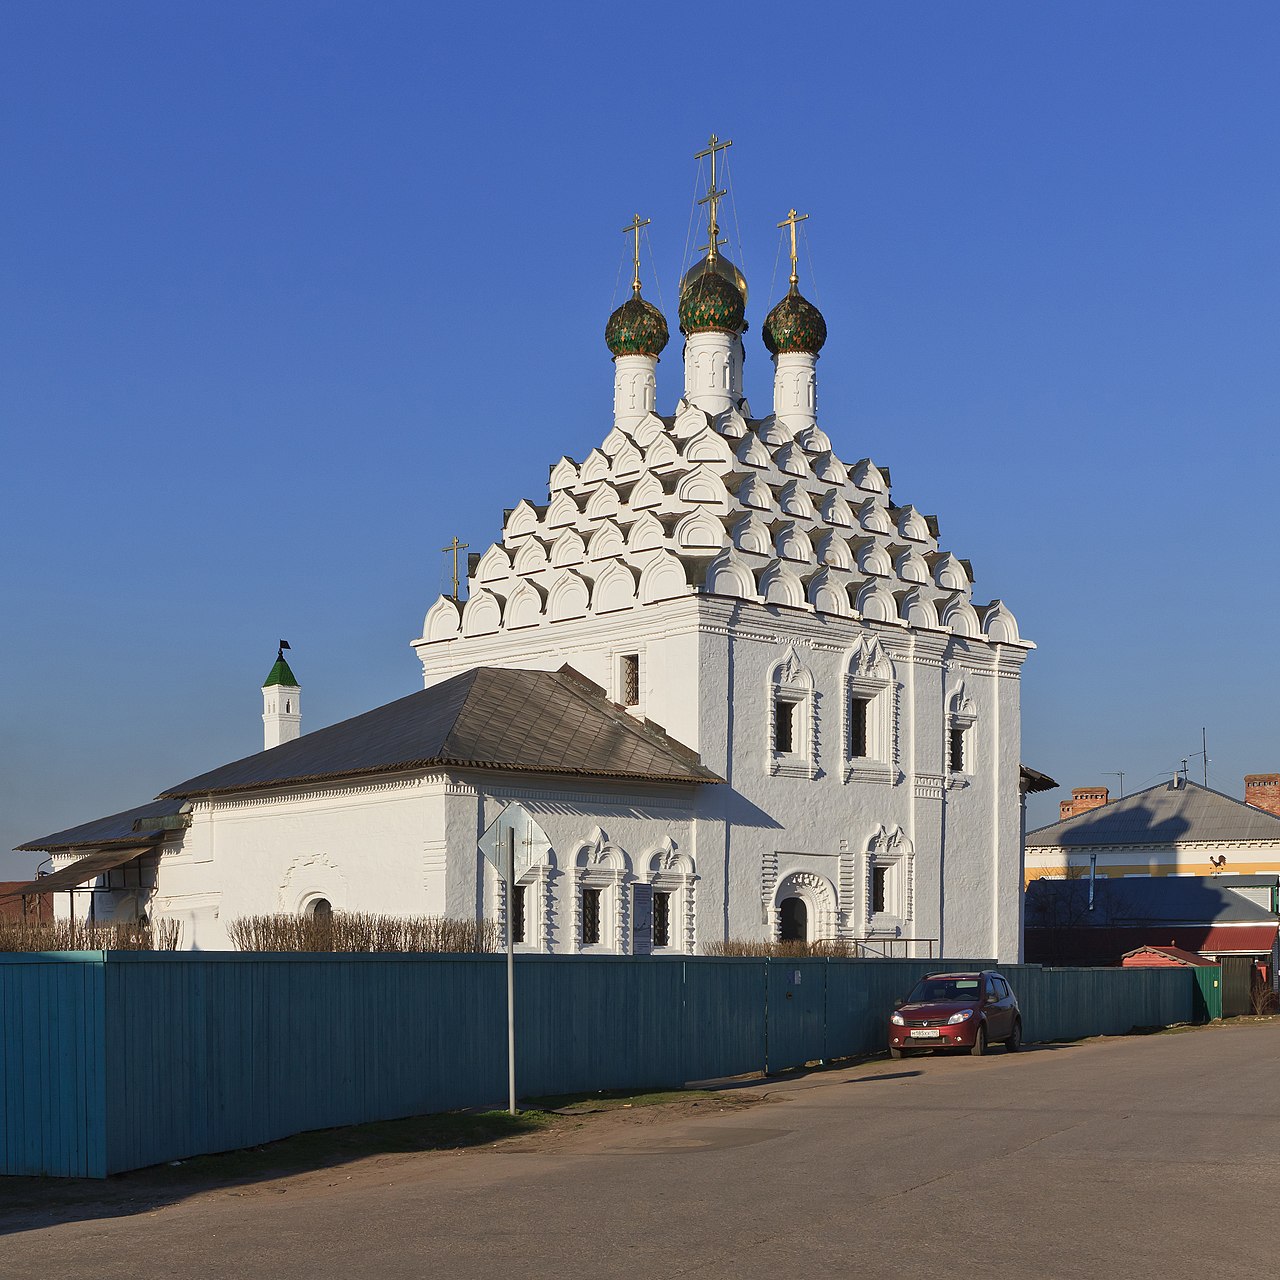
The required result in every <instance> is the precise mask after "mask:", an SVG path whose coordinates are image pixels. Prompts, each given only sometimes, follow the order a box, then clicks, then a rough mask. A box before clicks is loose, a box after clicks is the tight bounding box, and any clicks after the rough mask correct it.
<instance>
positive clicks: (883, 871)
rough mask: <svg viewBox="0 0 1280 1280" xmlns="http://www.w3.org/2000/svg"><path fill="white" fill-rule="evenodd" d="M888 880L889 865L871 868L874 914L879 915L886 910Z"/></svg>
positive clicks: (872, 909) (872, 907)
mask: <svg viewBox="0 0 1280 1280" xmlns="http://www.w3.org/2000/svg"><path fill="white" fill-rule="evenodd" d="M888 881H889V868H888V867H872V868H871V911H872V914H873V915H879V914H880V913H881V912H882V911H883V910H884V892H885V887H886V885H887V884H888Z"/></svg>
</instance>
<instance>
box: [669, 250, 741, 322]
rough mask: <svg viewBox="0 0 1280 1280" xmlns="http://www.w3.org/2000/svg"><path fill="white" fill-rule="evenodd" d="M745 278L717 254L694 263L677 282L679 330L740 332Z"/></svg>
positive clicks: (731, 264) (727, 260) (730, 263)
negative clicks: (679, 281)
mask: <svg viewBox="0 0 1280 1280" xmlns="http://www.w3.org/2000/svg"><path fill="white" fill-rule="evenodd" d="M746 311H747V282H746V280H744V279H743V276H742V272H741V271H739V270H738V268H737V267H735V266H734V265H733V263H732V262H730V261H729V259H728V258H722V257H720V256H719V255H717V256H716V257H714V258H705V259H703V261H702V262H699V263H696V264H695V265H694V266H693V268H692V269H691V270H689V271H688V272H686V273H685V277H684V279H683V280H682V281H681V283H680V332H681V333H684V334H690V333H707V332H713V333H743V332H745V330H746V327H747V322H746Z"/></svg>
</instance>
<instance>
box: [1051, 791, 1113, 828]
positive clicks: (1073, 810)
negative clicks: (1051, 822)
mask: <svg viewBox="0 0 1280 1280" xmlns="http://www.w3.org/2000/svg"><path fill="white" fill-rule="evenodd" d="M1110 798H1111V797H1110V794H1109V792H1108V791H1107V788H1106V787H1074V788H1072V791H1071V799H1070V800H1059V801H1058V821H1059V822H1061V821H1062V819H1063V818H1074V817H1075V816H1076V814H1078V813H1088V812H1089V810H1090V809H1101V808H1102V806H1103V805H1104V804H1106V803H1107V801H1108V800H1109V799H1110Z"/></svg>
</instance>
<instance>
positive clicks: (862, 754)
mask: <svg viewBox="0 0 1280 1280" xmlns="http://www.w3.org/2000/svg"><path fill="white" fill-rule="evenodd" d="M870 706H871V700H870V699H869V698H860V697H858V696H857V695H856V694H855V695H854V696H853V697H851V698H850V699H849V758H850V759H851V760H862V759H865V758H866V757H867V755H868V754H869V752H868V751H867V712H868V710H869V709H870Z"/></svg>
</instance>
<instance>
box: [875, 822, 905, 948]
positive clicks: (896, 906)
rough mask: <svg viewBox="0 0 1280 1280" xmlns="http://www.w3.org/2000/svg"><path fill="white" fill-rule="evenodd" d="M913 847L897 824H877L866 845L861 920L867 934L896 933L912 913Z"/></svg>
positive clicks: (901, 928)
mask: <svg viewBox="0 0 1280 1280" xmlns="http://www.w3.org/2000/svg"><path fill="white" fill-rule="evenodd" d="M914 872H915V850H914V848H913V846H912V844H911V841H910V840H909V839H908V838H907V835H906V833H905V832H904V831H903V830H902V828H901V827H897V826H895V827H884V826H882V827H880V828H879V829H878V830H877V832H876V834H875V835H874V836H873V837H872V838H871V840H870V841H869V842H868V844H867V852H866V884H865V889H864V894H865V898H864V901H865V908H864V913H863V915H864V921H865V924H866V928H867V931H868V933H878V932H884V931H892V932H895V933H900V932H901V931H902V930H903V929H904V928H905V927H906V926H907V924H908V922H909V921H910V920H911V919H912V918H913V915H914V912H915V904H914V900H913V899H914V885H913V878H914Z"/></svg>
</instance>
